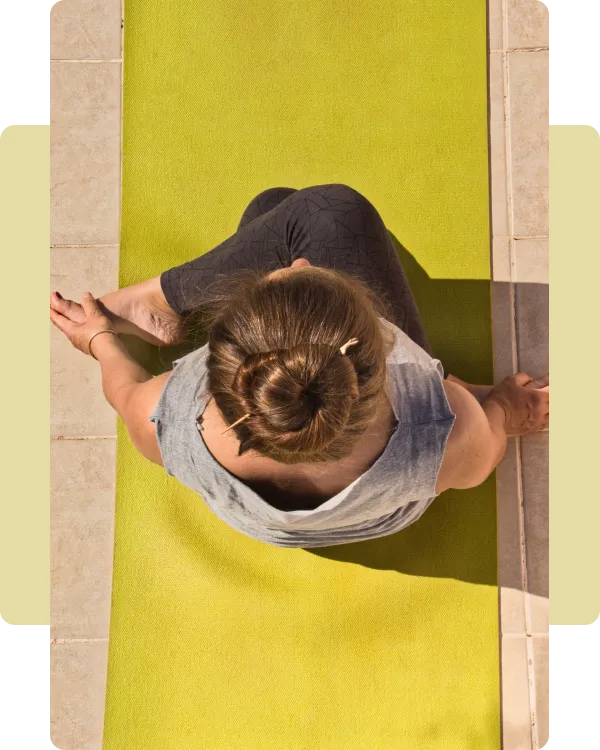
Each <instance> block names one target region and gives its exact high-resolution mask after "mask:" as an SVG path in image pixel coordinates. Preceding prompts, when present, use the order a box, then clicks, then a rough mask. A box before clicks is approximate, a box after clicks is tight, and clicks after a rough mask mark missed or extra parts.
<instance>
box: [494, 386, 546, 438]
mask: <svg viewBox="0 0 600 750" xmlns="http://www.w3.org/2000/svg"><path fill="white" fill-rule="evenodd" d="M488 402H492V403H496V404H498V405H499V406H500V407H501V408H502V410H503V411H504V414H505V417H506V423H505V430H506V434H507V435H509V436H514V435H525V434H527V433H528V432H538V431H539V430H543V429H546V428H547V427H548V425H549V422H550V378H549V376H548V375H545V376H544V377H542V378H536V379H534V378H532V377H531V376H530V375H527V373H524V372H520V373H517V375H511V376H510V377H508V378H504V380H503V381H502V382H501V383H499V384H498V385H497V386H495V387H494V388H493V389H492V391H491V393H490V395H489V396H488V398H487V399H486V403H488Z"/></svg>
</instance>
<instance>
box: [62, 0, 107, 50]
mask: <svg viewBox="0 0 600 750" xmlns="http://www.w3.org/2000/svg"><path fill="white" fill-rule="evenodd" d="M50 57H51V59H52V60H94V59H95V60H115V59H119V58H120V57H121V0H61V2H58V3H56V4H55V5H54V6H53V7H52V10H51V13H50Z"/></svg>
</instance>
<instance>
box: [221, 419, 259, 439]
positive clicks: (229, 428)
mask: <svg viewBox="0 0 600 750" xmlns="http://www.w3.org/2000/svg"><path fill="white" fill-rule="evenodd" d="M251 416H252V414H244V416H243V417H240V418H239V419H238V420H237V422H234V423H233V424H230V425H229V427H228V428H227V429H226V430H223V432H222V433H221V435H224V434H225V433H226V432H229V430H233V428H234V427H237V426H238V425H239V424H242V422H245V421H246V420H247V419H249V418H250V417H251Z"/></svg>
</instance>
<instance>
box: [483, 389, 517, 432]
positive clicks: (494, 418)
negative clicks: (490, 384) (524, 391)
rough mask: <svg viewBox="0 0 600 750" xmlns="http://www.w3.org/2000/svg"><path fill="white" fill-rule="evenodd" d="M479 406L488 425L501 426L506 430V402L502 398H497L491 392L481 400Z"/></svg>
mask: <svg viewBox="0 0 600 750" xmlns="http://www.w3.org/2000/svg"><path fill="white" fill-rule="evenodd" d="M481 407H482V409H483V411H484V412H485V415H486V417H487V418H488V422H489V423H490V426H492V427H494V426H496V427H501V428H502V430H503V431H504V432H506V427H507V425H508V424H509V421H510V413H509V411H508V406H507V404H506V403H505V402H504V401H503V400H502V399H498V398H496V397H495V396H494V395H493V394H491V395H489V396H488V397H487V398H486V399H485V400H484V401H483V402H482V404H481Z"/></svg>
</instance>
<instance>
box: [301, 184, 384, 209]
mask: <svg viewBox="0 0 600 750" xmlns="http://www.w3.org/2000/svg"><path fill="white" fill-rule="evenodd" d="M297 197H298V198H306V199H309V200H311V201H312V202H313V203H315V204H316V205H318V206H319V208H320V209H322V210H323V209H327V208H330V209H331V210H338V211H339V210H341V209H345V210H352V208H360V209H361V211H363V212H365V213H367V214H371V213H372V214H373V215H374V216H375V215H377V211H376V209H375V207H374V206H373V204H372V203H371V202H370V201H369V200H368V199H367V198H365V196H364V195H363V194H362V193H360V192H359V191H358V190H356V189H355V188H353V187H351V186H350V185H346V184H344V183H332V184H328V185H315V186H313V187H308V188H303V189H302V190H299V191H298V194H297Z"/></svg>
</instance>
